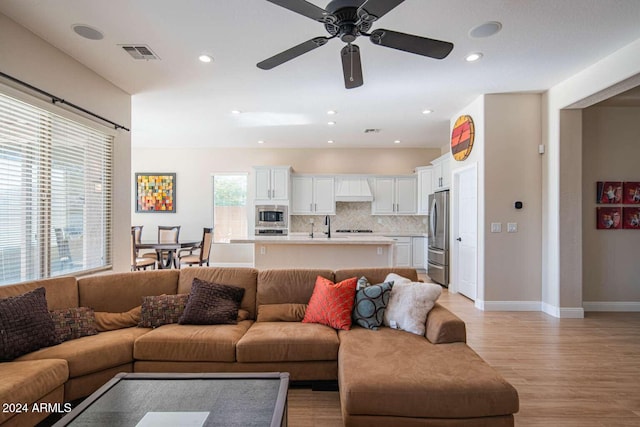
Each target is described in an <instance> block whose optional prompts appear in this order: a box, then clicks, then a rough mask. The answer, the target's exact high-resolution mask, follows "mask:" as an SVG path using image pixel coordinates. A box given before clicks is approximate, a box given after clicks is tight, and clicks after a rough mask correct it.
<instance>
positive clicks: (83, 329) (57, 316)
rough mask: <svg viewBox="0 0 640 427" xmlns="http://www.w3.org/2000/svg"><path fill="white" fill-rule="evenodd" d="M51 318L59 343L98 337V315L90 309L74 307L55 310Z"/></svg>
mask: <svg viewBox="0 0 640 427" xmlns="http://www.w3.org/2000/svg"><path fill="white" fill-rule="evenodd" d="M51 318H52V319H53V324H54V325H55V328H56V339H57V340H58V342H59V343H62V342H65V341H69V340H74V339H76V338H81V337H86V336H89V335H96V334H97V333H98V329H97V328H96V315H95V313H94V312H93V309H91V308H89V307H73V308H65V309H62V310H53V311H52V312H51Z"/></svg>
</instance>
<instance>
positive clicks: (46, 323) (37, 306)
mask: <svg viewBox="0 0 640 427" xmlns="http://www.w3.org/2000/svg"><path fill="white" fill-rule="evenodd" d="M45 295H46V291H45V289H44V288H42V287H40V288H36V289H34V290H32V291H29V292H27V293H25V294H22V295H17V296H13V297H8V298H3V299H1V300H0V361H7V360H12V359H15V358H16V357H18V356H21V355H23V354H26V353H29V352H31V351H34V350H37V349H39V348H42V347H47V346H50V345H54V344H57V342H58V340H57V338H56V330H55V326H54V323H53V319H52V318H51V315H50V314H49V310H48V309H47V300H46V296H45Z"/></svg>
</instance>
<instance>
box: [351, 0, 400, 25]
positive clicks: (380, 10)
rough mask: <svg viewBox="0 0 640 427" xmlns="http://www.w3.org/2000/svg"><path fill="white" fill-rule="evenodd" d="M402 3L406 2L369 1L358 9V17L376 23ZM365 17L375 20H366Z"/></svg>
mask: <svg viewBox="0 0 640 427" xmlns="http://www.w3.org/2000/svg"><path fill="white" fill-rule="evenodd" d="M402 2H404V0H367V1H365V2H364V4H363V5H362V6H360V7H359V8H358V16H360V17H361V18H363V19H365V20H368V21H375V20H376V19H380V18H382V17H383V16H384V15H386V14H387V13H389V12H390V11H391V10H392V9H394V8H395V7H396V6H398V5H399V4H400V3H402ZM365 12H366V13H365ZM365 16H371V17H374V18H373V19H366V18H364V17H365Z"/></svg>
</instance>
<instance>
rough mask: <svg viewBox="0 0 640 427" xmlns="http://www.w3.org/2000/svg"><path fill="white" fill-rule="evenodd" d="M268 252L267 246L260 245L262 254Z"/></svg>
mask: <svg viewBox="0 0 640 427" xmlns="http://www.w3.org/2000/svg"><path fill="white" fill-rule="evenodd" d="M266 253H267V248H265V247H264V246H260V255H264V254H266Z"/></svg>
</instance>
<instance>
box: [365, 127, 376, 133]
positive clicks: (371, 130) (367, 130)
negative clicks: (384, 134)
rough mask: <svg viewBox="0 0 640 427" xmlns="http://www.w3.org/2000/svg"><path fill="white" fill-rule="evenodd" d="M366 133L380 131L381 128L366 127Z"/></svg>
mask: <svg viewBox="0 0 640 427" xmlns="http://www.w3.org/2000/svg"><path fill="white" fill-rule="evenodd" d="M364 133H380V129H373V128H369V129H365V130H364Z"/></svg>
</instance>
